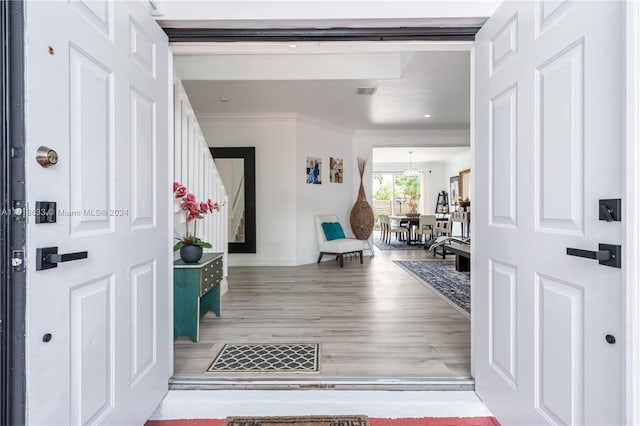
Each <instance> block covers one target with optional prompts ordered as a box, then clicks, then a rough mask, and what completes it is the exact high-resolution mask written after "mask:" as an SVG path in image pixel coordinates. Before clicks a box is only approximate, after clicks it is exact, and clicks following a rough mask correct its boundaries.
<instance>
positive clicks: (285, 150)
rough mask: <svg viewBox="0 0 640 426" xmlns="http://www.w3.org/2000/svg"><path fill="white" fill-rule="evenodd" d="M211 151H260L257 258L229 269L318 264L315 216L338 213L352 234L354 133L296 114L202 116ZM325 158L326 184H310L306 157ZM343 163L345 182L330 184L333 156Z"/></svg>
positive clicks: (235, 261) (247, 257)
mask: <svg viewBox="0 0 640 426" xmlns="http://www.w3.org/2000/svg"><path fill="white" fill-rule="evenodd" d="M199 121H200V123H201V126H202V129H203V132H204V134H205V136H206V139H207V141H208V142H209V144H210V146H214V147H215V146H217V147H223V146H255V147H256V253H255V254H253V253H231V254H229V265H230V266H263V265H301V264H306V263H312V262H315V261H316V260H317V257H318V248H317V242H316V235H315V230H314V225H313V216H314V215H316V214H325V213H336V214H337V215H338V216H339V217H340V220H341V222H342V224H343V226H344V227H345V232H347V233H349V232H350V227H349V214H350V212H351V207H352V206H353V202H354V200H355V194H354V193H353V180H354V176H357V174H356V172H355V170H354V169H353V168H351V167H350V165H351V163H352V148H351V145H352V140H351V133H349V132H346V131H344V130H342V129H339V128H336V127H334V126H331V125H329V124H326V123H322V122H319V121H316V120H314V119H312V118H310V117H304V116H298V115H295V114H280V115H273V114H270V115H251V116H247V115H242V116H221V115H209V116H200V117H199ZM307 156H309V157H318V158H321V159H322V184H320V185H310V184H307V183H306V174H305V166H306V163H305V161H306V158H307ZM332 156H333V157H338V158H342V159H343V160H344V164H345V170H344V177H343V178H344V183H342V184H337V183H331V182H329V157H332Z"/></svg>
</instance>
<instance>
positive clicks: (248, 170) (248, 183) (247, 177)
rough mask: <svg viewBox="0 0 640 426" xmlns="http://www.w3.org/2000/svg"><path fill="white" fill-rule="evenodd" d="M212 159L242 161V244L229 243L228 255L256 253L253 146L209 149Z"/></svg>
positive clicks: (254, 158) (254, 160)
mask: <svg viewBox="0 0 640 426" xmlns="http://www.w3.org/2000/svg"><path fill="white" fill-rule="evenodd" d="M209 151H210V152H211V155H212V156H213V159H214V160H215V159H216V158H242V159H244V208H245V212H244V230H245V237H244V242H243V243H232V242H229V253H255V252H256V148H255V147H253V146H239V147H216V148H209Z"/></svg>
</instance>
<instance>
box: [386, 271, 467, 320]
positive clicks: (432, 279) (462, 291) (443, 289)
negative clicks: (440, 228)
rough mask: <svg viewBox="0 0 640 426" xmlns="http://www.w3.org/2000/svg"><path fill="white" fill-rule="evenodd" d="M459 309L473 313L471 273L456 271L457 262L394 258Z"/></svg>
mask: <svg viewBox="0 0 640 426" xmlns="http://www.w3.org/2000/svg"><path fill="white" fill-rule="evenodd" d="M393 262H394V263H396V264H398V265H399V266H401V267H402V268H404V269H406V270H407V271H409V272H410V273H411V274H412V275H414V276H415V277H417V278H418V279H420V280H421V281H422V282H423V283H424V284H426V285H427V286H429V287H431V288H432V289H433V290H435V291H436V293H438V295H440V296H441V297H442V298H443V299H445V300H446V301H448V302H449V303H451V304H452V305H454V306H457V307H458V308H459V310H462V311H463V313H466V314H467V316H469V315H470V314H471V275H470V274H469V273H468V272H458V271H456V267H455V262H451V261H434V260H431V261H428V260H427V261H425V260H394V261H393Z"/></svg>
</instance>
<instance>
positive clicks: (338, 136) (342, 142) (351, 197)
mask: <svg viewBox="0 0 640 426" xmlns="http://www.w3.org/2000/svg"><path fill="white" fill-rule="evenodd" d="M352 155H353V153H352V149H351V132H346V131H344V130H341V129H338V128H335V127H332V126H330V125H327V124H324V123H320V122H317V121H314V120H312V119H309V118H308V117H300V118H299V119H298V122H297V146H296V190H297V203H296V205H297V212H296V216H297V221H296V238H297V240H296V243H297V249H296V252H297V256H296V264H298V265H303V264H307V263H312V262H315V261H317V258H318V253H319V252H318V247H317V239H316V233H315V225H314V222H313V216H314V215H318V214H333V213H335V214H337V215H338V218H339V219H340V223H342V226H343V227H344V230H345V233H346V234H347V235H351V236H353V234H352V233H351V227H350V225H349V215H350V213H351V208H352V207H353V204H354V202H355V199H356V196H357V192H356V193H354V192H353V186H354V184H355V182H357V183H359V182H360V177H359V176H358V172H357V169H354V168H353V167H351V164H352V163H353V160H352ZM307 156H310V157H318V158H322V179H321V182H322V184H320V185H311V184H307V183H306V179H305V178H306V176H305V169H304V168H305V160H306V158H307ZM329 157H337V158H342V159H343V160H344V166H345V167H344V176H343V183H332V182H329Z"/></svg>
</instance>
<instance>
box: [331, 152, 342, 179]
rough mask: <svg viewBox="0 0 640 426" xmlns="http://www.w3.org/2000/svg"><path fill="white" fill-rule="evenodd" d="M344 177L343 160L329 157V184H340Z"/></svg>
mask: <svg viewBox="0 0 640 426" xmlns="http://www.w3.org/2000/svg"><path fill="white" fill-rule="evenodd" d="M343 175H344V160H343V159H342V158H336V157H329V182H333V183H342V177H343Z"/></svg>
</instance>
